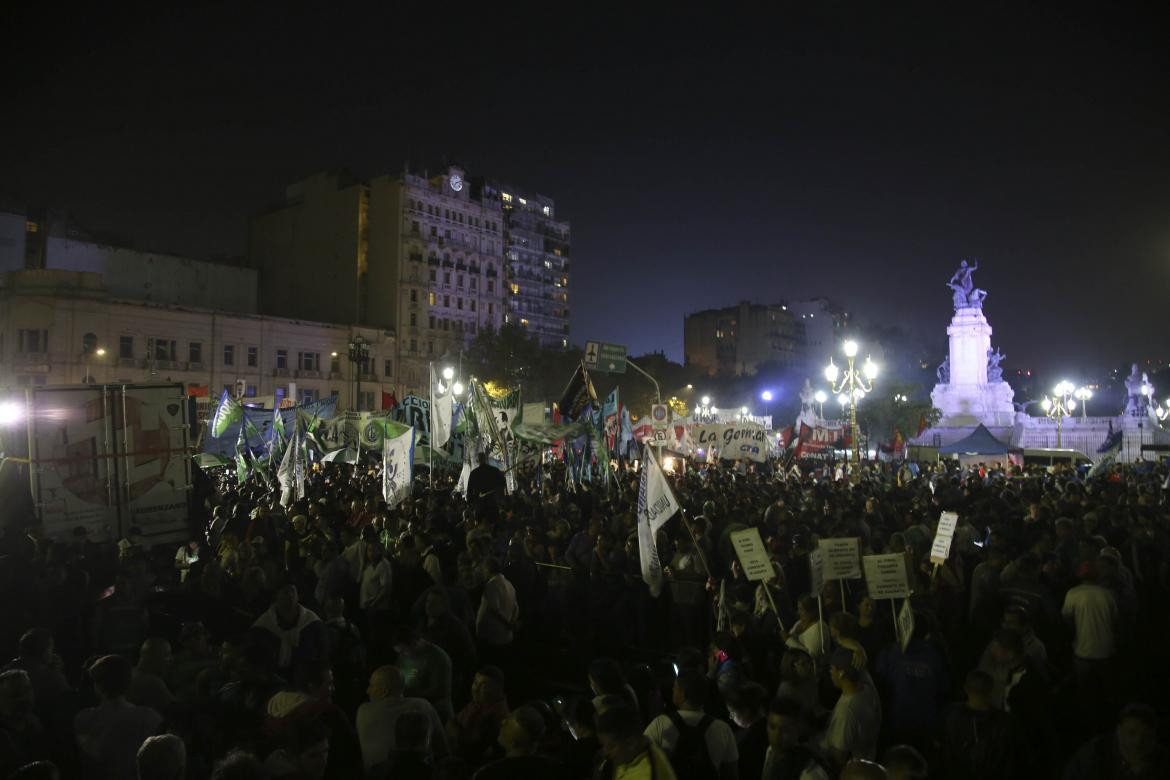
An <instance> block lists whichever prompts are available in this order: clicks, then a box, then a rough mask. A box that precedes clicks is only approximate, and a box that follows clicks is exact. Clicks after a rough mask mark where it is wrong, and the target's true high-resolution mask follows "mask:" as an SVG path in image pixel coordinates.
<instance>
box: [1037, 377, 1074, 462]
mask: <svg viewBox="0 0 1170 780" xmlns="http://www.w3.org/2000/svg"><path fill="white" fill-rule="evenodd" d="M1075 392H1076V388H1075V387H1074V386H1073V383H1072V382H1069V381H1068V380H1062V381H1060V382H1057V384H1056V387H1054V388H1052V397H1049V396H1044V400H1042V401H1041V402H1040V408H1041V409H1043V410H1044V414H1046V415H1048V418H1049V419H1051V420H1056V448H1057V449H1060V447H1061V429H1062V427H1063V423H1064V418H1065V417H1068V416H1070V415H1071V414H1073V413H1074V412H1075V411H1076V408H1077V402H1076V399H1075V398H1073V394H1074V393H1075Z"/></svg>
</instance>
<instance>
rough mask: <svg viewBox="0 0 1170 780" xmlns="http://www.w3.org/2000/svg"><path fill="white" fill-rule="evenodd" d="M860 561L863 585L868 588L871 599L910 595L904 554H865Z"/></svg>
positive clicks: (903, 597)
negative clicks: (863, 575) (863, 578)
mask: <svg viewBox="0 0 1170 780" xmlns="http://www.w3.org/2000/svg"><path fill="white" fill-rule="evenodd" d="M861 562H862V564H863V566H864V568H865V587H866V588H867V589H868V590H869V597H870V598H871V599H905V598H909V597H910V585H909V583H908V581H907V578H906V556H905V555H903V554H902V553H890V554H889V555H866V556H864V557H863V558H862V559H861Z"/></svg>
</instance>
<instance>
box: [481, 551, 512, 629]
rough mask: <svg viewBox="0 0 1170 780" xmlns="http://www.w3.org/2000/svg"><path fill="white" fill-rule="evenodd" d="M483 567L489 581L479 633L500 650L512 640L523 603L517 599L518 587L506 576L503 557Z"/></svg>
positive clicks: (485, 562)
mask: <svg viewBox="0 0 1170 780" xmlns="http://www.w3.org/2000/svg"><path fill="white" fill-rule="evenodd" d="M483 570H484V576H485V577H486V578H487V581H486V582H485V583H484V585H483V597H482V598H481V599H480V602H479V611H478V612H476V615H475V635H476V637H477V638H478V639H479V641H480V642H481V643H483V644H484V645H485V646H486V647H487V648H489V649H491V650H492V651H499V650H503V649H506V648H507V647H509V646H510V645H511V644H512V631H513V629H515V627H516V621H517V620H519V619H520V607H519V605H518V604H517V603H516V589H515V588H514V587H512V583H511V582H509V581H508V578H507V577H505V576H504V574H503V569H502V567H501V565H500V561H499V559H498V558H488V559H486V560H485V561H484V562H483Z"/></svg>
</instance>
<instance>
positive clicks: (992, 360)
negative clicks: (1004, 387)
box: [987, 347, 1007, 384]
mask: <svg viewBox="0 0 1170 780" xmlns="http://www.w3.org/2000/svg"><path fill="white" fill-rule="evenodd" d="M1006 357H1007V355H1005V354H1003V353H1002V352H1000V351H999V347H996V348H995V349H994V350H990V349H989V350H987V383H988V384H991V383H993V382H1002V381H1003V368H1001V367H1000V365H999V364H1000V363H1002V362H1003V359H1004V358H1006Z"/></svg>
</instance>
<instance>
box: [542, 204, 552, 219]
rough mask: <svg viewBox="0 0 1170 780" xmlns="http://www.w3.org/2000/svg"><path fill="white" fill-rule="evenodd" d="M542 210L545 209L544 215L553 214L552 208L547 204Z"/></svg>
mask: <svg viewBox="0 0 1170 780" xmlns="http://www.w3.org/2000/svg"><path fill="white" fill-rule="evenodd" d="M542 211H544V215H545V216H546V217H547V216H549V215H551V214H552V209H550V208H549V207H548V206H545V207H544V208H543V209H542Z"/></svg>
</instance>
